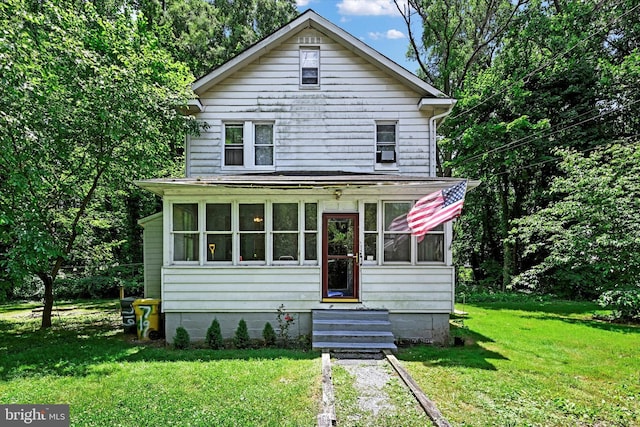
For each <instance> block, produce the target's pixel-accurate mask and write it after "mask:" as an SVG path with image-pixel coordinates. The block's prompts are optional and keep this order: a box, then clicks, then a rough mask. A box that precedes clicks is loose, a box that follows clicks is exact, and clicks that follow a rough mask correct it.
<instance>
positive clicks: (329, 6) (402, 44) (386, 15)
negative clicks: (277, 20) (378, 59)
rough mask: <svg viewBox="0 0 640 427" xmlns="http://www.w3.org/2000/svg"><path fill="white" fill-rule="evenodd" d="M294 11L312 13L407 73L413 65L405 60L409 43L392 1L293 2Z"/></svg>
mask: <svg viewBox="0 0 640 427" xmlns="http://www.w3.org/2000/svg"><path fill="white" fill-rule="evenodd" d="M296 2H297V5H298V10H299V11H300V12H304V11H305V10H307V9H313V10H314V11H316V12H317V13H318V14H320V15H322V16H323V17H324V18H326V19H328V20H329V21H331V22H333V23H334V24H336V25H337V26H339V27H340V28H342V29H343V30H345V31H347V32H348V33H350V34H351V35H353V36H354V37H357V38H359V39H360V40H362V41H363V42H365V43H366V44H368V45H369V46H371V47H372V48H374V49H376V50H377V51H378V52H380V53H382V54H383V55H385V56H387V57H388V58H390V59H392V60H394V61H395V62H397V63H398V64H400V65H402V66H403V67H405V68H406V69H408V70H409V71H411V72H415V71H416V69H417V68H418V65H417V63H416V62H413V61H408V60H407V59H406V57H405V54H406V52H407V46H408V45H409V39H408V38H407V30H406V24H405V22H404V20H403V19H402V17H401V16H400V14H399V13H398V10H397V8H396V6H395V4H394V3H393V0H296Z"/></svg>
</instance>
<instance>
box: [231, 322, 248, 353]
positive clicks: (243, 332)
mask: <svg viewBox="0 0 640 427" xmlns="http://www.w3.org/2000/svg"><path fill="white" fill-rule="evenodd" d="M233 344H234V345H235V346H236V347H237V348H248V347H249V345H250V344H251V339H250V338H249V329H247V322H245V320H244V319H240V322H239V323H238V328H237V329H236V334H235V335H234V337H233Z"/></svg>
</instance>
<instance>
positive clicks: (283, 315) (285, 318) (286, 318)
mask: <svg viewBox="0 0 640 427" xmlns="http://www.w3.org/2000/svg"><path fill="white" fill-rule="evenodd" d="M276 313H277V315H276V319H277V320H278V328H279V330H278V335H279V337H280V340H281V341H282V345H283V346H285V347H288V346H289V340H290V339H291V337H290V336H289V328H290V327H291V326H293V325H294V324H295V322H296V321H295V319H294V318H293V316H292V315H291V314H289V313H287V311H286V310H285V308H284V304H280V307H278V309H277V310H276Z"/></svg>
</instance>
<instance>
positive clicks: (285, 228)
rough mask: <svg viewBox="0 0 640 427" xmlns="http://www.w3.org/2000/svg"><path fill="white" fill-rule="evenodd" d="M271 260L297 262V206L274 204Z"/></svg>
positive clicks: (295, 204) (294, 204)
mask: <svg viewBox="0 0 640 427" xmlns="http://www.w3.org/2000/svg"><path fill="white" fill-rule="evenodd" d="M272 208H273V260H274V261H276V260H278V261H296V260H298V230H299V228H298V204H297V203H274V204H273V205H272Z"/></svg>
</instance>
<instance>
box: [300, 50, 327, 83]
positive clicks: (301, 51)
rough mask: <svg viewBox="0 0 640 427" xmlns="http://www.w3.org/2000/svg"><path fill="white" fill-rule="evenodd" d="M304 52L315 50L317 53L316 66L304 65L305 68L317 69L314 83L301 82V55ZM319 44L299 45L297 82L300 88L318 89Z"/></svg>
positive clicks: (319, 72) (319, 77)
mask: <svg viewBox="0 0 640 427" xmlns="http://www.w3.org/2000/svg"><path fill="white" fill-rule="evenodd" d="M304 52H316V53H317V56H318V58H317V61H318V64H317V67H305V68H316V70H317V82H316V83H304V82H303V72H302V70H303V67H302V65H303V59H302V55H303V53H304ZM320 63H321V61H320V46H300V51H299V53H298V72H299V80H298V84H299V86H300V89H319V88H320V81H321V70H320Z"/></svg>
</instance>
